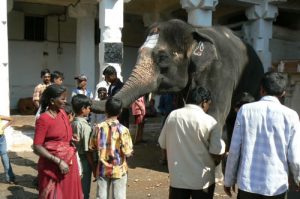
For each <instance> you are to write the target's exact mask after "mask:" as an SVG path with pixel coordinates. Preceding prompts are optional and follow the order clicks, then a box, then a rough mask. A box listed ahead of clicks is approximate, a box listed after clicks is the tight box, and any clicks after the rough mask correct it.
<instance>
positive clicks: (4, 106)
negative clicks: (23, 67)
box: [0, 1, 10, 116]
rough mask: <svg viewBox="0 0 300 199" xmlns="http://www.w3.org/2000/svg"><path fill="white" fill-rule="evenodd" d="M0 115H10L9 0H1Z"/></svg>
mask: <svg viewBox="0 0 300 199" xmlns="http://www.w3.org/2000/svg"><path fill="white" fill-rule="evenodd" d="M0 44H1V45H0V85H1V98H0V115H7V116H8V115H9V114H10V111H9V107H10V105H9V62H8V36H7V1H0Z"/></svg>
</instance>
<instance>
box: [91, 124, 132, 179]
mask: <svg viewBox="0 0 300 199" xmlns="http://www.w3.org/2000/svg"><path fill="white" fill-rule="evenodd" d="M89 148H90V150H98V152H99V153H98V158H99V162H98V164H99V165H98V167H97V168H98V173H99V176H101V177H109V178H121V177H122V176H123V175H125V174H126V173H127V170H128V167H127V162H126V156H129V155H131V154H132V152H133V146H132V140H131V136H130V133H129V130H128V128H126V127H125V126H123V125H122V124H120V123H119V121H118V120H111V119H108V120H105V121H104V122H102V123H100V124H97V125H96V126H95V128H94V132H93V133H92V136H91V138H90V145H89Z"/></svg>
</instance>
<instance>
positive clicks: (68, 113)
mask: <svg viewBox="0 0 300 199" xmlns="http://www.w3.org/2000/svg"><path fill="white" fill-rule="evenodd" d="M64 110H65V112H66V113H67V115H70V114H72V113H74V112H73V109H72V106H71V104H70V103H66V104H65V107H64Z"/></svg>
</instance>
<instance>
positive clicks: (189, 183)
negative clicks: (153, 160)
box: [158, 87, 225, 199]
mask: <svg viewBox="0 0 300 199" xmlns="http://www.w3.org/2000/svg"><path fill="white" fill-rule="evenodd" d="M210 103H211V94H210V92H209V91H208V90H207V89H205V88H202V87H196V88H194V89H192V90H191V91H190V92H189V95H188V98H187V104H186V105H185V106H184V107H183V108H180V109H177V110H174V111H172V112H171V113H170V114H169V116H168V118H167V119H166V121H165V124H164V126H163V128H162V131H161V134H160V136H159V140H158V141H159V144H160V146H161V148H162V149H165V150H166V152H167V161H168V168H169V173H170V192H169V198H170V199H189V198H190V197H192V199H195V198H202V199H206V198H207V199H212V198H213V195H214V189H215V167H216V165H218V164H219V163H220V160H221V155H222V154H223V153H224V151H225V144H223V145H222V146H220V147H216V146H219V145H218V144H216V143H220V141H221V142H222V139H221V137H220V136H214V135H213V133H214V131H212V129H213V128H214V127H215V126H216V124H217V121H216V120H215V119H214V118H213V117H212V116H210V115H208V114H206V113H205V112H206V111H207V110H208V108H209V105H210ZM222 143H224V142H222Z"/></svg>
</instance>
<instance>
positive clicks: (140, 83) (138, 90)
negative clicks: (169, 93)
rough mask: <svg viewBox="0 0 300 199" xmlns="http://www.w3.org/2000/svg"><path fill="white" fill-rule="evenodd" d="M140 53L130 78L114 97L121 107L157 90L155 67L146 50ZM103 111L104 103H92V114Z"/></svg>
mask: <svg viewBox="0 0 300 199" xmlns="http://www.w3.org/2000/svg"><path fill="white" fill-rule="evenodd" d="M142 51H144V52H141V54H140V58H139V59H138V62H137V64H136V66H135V67H134V69H133V71H132V73H131V75H130V77H129V78H128V80H127V81H126V82H125V84H124V86H123V87H122V89H121V90H120V91H119V92H118V93H116V94H115V95H114V98H118V99H120V100H121V101H122V104H123V107H128V106H129V105H130V104H131V103H132V102H134V101H135V100H136V99H138V98H139V97H140V96H142V95H144V94H147V93H149V92H152V91H155V90H156V89H157V77H158V71H157V69H156V67H154V64H153V60H152V59H151V56H149V54H150V52H147V51H146V50H142ZM146 54H147V55H146ZM104 110H105V102H103V101H100V102H99V101H93V105H92V111H93V112H96V113H97V112H103V111H104Z"/></svg>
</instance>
